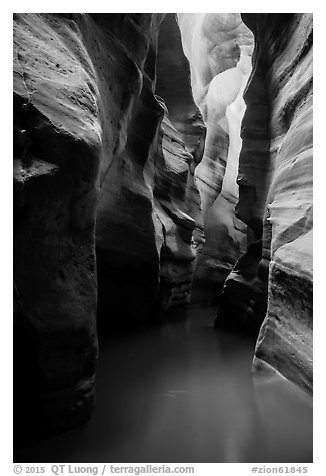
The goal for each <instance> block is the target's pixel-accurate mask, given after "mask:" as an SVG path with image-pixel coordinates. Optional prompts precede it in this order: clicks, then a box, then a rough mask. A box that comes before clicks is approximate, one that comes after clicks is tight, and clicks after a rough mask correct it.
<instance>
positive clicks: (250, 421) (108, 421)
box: [14, 308, 312, 463]
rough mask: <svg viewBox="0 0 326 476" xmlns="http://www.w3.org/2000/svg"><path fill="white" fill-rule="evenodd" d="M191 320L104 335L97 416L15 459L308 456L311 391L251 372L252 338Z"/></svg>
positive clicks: (27, 447)
mask: <svg viewBox="0 0 326 476" xmlns="http://www.w3.org/2000/svg"><path fill="white" fill-rule="evenodd" d="M188 314H189V316H188V319H186V320H180V321H176V322H172V321H170V322H165V323H164V324H163V325H162V326H157V327H152V328H150V329H146V330H142V331H138V332H135V333H127V334H122V333H120V334H112V335H109V336H108V335H107V336H104V337H103V336H102V337H101V336H100V341H99V343H100V357H99V362H98V371H97V383H96V386H97V402H96V410H95V414H94V417H93V419H92V421H91V422H90V423H89V424H88V425H85V426H83V427H81V428H78V429H76V430H74V431H71V432H69V433H66V434H64V435H61V436H58V437H55V438H50V439H46V440H42V441H29V442H26V441H25V442H24V443H23V444H21V445H20V446H19V447H17V448H15V452H14V461H15V462H26V463H27V462H34V463H36V462H39V463H46V462H50V463H51V462H53V463H56V462H60V463H69V462H79V463H95V462H97V463H101V462H105V463H107V462H112V463H113V462H114V463H127V462H128V463H129V462H130V463H152V462H155V463H165V462H166V463H168V462H170V463H180V462H184V463H192V462H193V463H196V462H197V463H225V462H226V463H227V462H230V463H245V462H248V463H250V462H266V463H268V462H280V463H283V462H287V463H291V462H293V463H294V462H305V463H309V462H312V398H311V397H310V396H308V395H307V394H306V393H305V392H303V391H301V390H300V389H299V388H298V387H296V386H294V385H292V384H291V383H289V382H287V381H286V380H283V379H282V380H281V379H273V380H266V379H264V380H262V379H259V378H255V379H254V378H253V375H252V373H251V363H252V358H253V352H254V345H255V339H254V338H252V337H249V336H243V335H237V334H234V333H229V332H226V331H222V330H218V329H214V328H213V322H214V314H215V311H214V309H212V308H205V309H199V308H191V309H190V310H189V312H188Z"/></svg>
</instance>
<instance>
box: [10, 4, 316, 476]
mask: <svg viewBox="0 0 326 476" xmlns="http://www.w3.org/2000/svg"><path fill="white" fill-rule="evenodd" d="M118 3H119V2H118ZM118 3H117V4H116V5H114V7H115V8H118V9H119V4H118ZM68 4H69V2H68ZM68 4H67V6H68ZM129 5H130V11H131V10H134V9H136V10H137V8H138V7H137V3H134V4H133V5H132V8H131V3H130V4H129ZM48 6H49V5H46V4H44V5H43V8H44V10H47V8H48ZM93 6H94V5H92V2H89V4H88V7H89V10H92V8H93ZM163 6H164V4H163V3H162V4H155V5H154V3H153V4H152V7H153V9H154V10H155V9H157V8H158V10H160V8H161V9H162V10H163V9H164V8H163ZM178 6H179V5H178V4H177V3H176V4H175V9H178ZM192 6H193V5H191V4H190V5H187V8H185V10H186V9H188V8H189V9H190V11H191V8H192ZM204 6H206V5H204V4H203V5H202V7H203V8H204ZM300 6H301V5H300ZM60 7H62V4H61V5H60ZM71 7H72V9H71V11H76V13H52V12H48V13H32V12H30V11H29V5H28V4H26V9H27V10H28V13H17V12H15V13H11V19H10V22H11V28H12V29H13V30H12V31H13V37H12V41H13V45H12V52H13V53H12V54H13V103H12V113H13V176H14V180H13V240H12V242H13V316H14V317H13V326H12V364H13V365H12V382H13V386H12V388H13V393H12V405H13V411H12V418H11V415H9V417H10V418H11V421H12V433H13V439H12V455H9V456H8V458H9V459H10V470H8V471H9V472H8V474H15V473H16V474H28V473H33V474H41V473H43V474H45V475H52V474H55V475H57V476H58V475H68V474H78V473H79V474H94V475H95V474H103V475H104V474H105V475H107V476H109V475H111V474H135V475H136V476H137V475H139V474H141V473H142V474H146V473H147V474H156V473H161V474H165V473H176V474H177V473H181V474H194V475H197V476H201V475H202V474H205V473H204V471H203V470H199V469H198V468H199V466H201V464H203V463H210V464H211V465H212V466H210V467H211V468H214V467H215V466H214V465H216V470H215V472H214V471H213V470H212V471H213V472H212V473H210V474H215V475H223V476H224V475H227V474H231V473H228V472H227V471H228V469H227V468H231V465H230V466H228V465H226V466H223V468H225V471H224V472H223V471H222V470H221V469H218V468H220V467H222V466H220V463H247V465H245V466H243V468H246V469H242V470H241V471H242V472H241V473H237V472H234V473H233V474H241V475H246V474H248V475H250V474H258V473H272V472H275V473H277V472H279V473H283V474H286V473H307V474H309V472H310V471H311V470H312V463H313V397H312V391H313V231H312V230H313V212H312V206H313V162H312V150H313V84H312V83H313V53H312V47H313V18H314V17H315V15H314V14H313V13H275V12H273V13H167V12H166V13H121V12H120V13H119V10H117V12H111V13H110V12H109V13H105V10H110V9H112V11H113V4H104V3H101V6H99V9H98V11H99V12H100V11H101V10H102V11H103V12H102V13H78V11H79V10H82V9H85V3H83V5H80V6H78V4H77V3H75V5H71ZM120 7H121V10H122V4H121V6H120ZM196 7H197V8H201V5H200V4H198V3H197V4H196ZM226 7H227V4H226V3H224V4H220V5H219V4H218V3H216V4H215V3H214V4H213V3H211V10H212V11H214V10H219V9H221V10H222V11H223V9H224V8H225V10H226V9H227V8H226ZM246 7H247V4H246V3H245V2H244V3H243V5H242V8H243V9H244V10H246ZM265 7H267V10H268V9H269V8H270V9H271V10H272V5H269V4H267V5H264V8H263V5H262V4H261V9H262V10H263V9H265ZM68 8H69V6H68ZM86 8H87V7H86ZM149 8H150V7H149ZM258 8H259V7H258ZM305 8H306V9H307V10H309V9H310V8H311V5H309V3H308V2H306V7H305ZM51 9H52V11H55V10H56V9H59V5H58V6H56V5H55V3H53V4H52V5H51ZM296 9H297V7H296V6H295V3H293V5H292V8H291V9H289V11H290V10H296ZM139 10H142V8H140V6H139ZM17 11H18V10H17ZM180 11H181V10H180ZM251 11H252V10H251ZM8 93H10V90H8ZM4 94H5V95H6V93H5V91H4ZM8 122H10V120H8ZM10 129H11V126H10ZM9 133H10V132H8V134H9ZM320 159H321V161H322V158H320ZM8 196H9V195H7V198H6V200H7V201H9V199H8ZM4 253H5V252H4ZM9 284H10V286H11V283H9ZM10 289H11V288H10ZM9 297H10V296H9ZM6 314H7V312H6ZM4 317H6V320H9V321H10V317H8V316H4ZM321 317H322V316H321ZM7 358H8V357H7ZM197 465H198V467H197ZM241 467H242V466H241V465H240V466H239V468H241ZM12 468H13V472H12ZM196 468H197V469H196ZM273 468H274V469H275V468H278V469H277V470H274V469H273ZM280 469H281V470H280ZM239 470H240V469H239ZM315 474H316V473H315ZM318 474H319V473H318Z"/></svg>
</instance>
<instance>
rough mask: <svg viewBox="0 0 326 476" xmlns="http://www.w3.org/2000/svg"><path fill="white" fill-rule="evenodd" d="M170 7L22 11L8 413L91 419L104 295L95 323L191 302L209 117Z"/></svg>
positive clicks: (142, 318)
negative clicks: (199, 167)
mask: <svg viewBox="0 0 326 476" xmlns="http://www.w3.org/2000/svg"><path fill="white" fill-rule="evenodd" d="M163 19H164V15H163V14H91V15H88V14H18V15H15V19H14V179H15V245H14V246H15V251H14V254H15V318H14V319H15V320H14V328H15V344H14V345H15V408H16V410H15V415H16V420H17V422H18V423H19V426H20V427H24V426H26V427H28V426H29V427H30V425H31V423H32V422H33V428H35V432H36V433H39V432H44V433H55V432H59V431H63V430H65V429H68V428H71V427H73V426H76V425H77V424H80V423H82V422H84V421H87V420H88V419H89V418H90V415H91V412H92V408H93V404H94V377H95V364H96V358H97V336H96V310H97V309H96V307H97V301H98V316H99V320H98V325H99V327H100V328H102V327H105V326H109V327H112V326H121V325H123V326H128V327H130V326H133V325H138V324H140V323H143V322H146V321H148V320H150V319H157V317H158V315H159V314H160V313H162V311H164V310H165V309H167V308H169V307H171V306H175V305H184V304H187V303H188V302H189V295H190V287H191V279H192V270H193V263H194V260H195V257H196V249H197V248H198V247H199V246H200V245H201V243H202V241H203V236H202V220H201V210H200V199H199V193H198V190H197V188H196V186H195V183H194V178H193V176H194V168H195V165H196V164H197V163H198V162H199V161H200V159H201V156H202V151H203V141H204V135H205V127H204V125H203V122H202V120H201V116H200V113H199V111H198V109H197V107H196V105H195V103H194V101H193V98H192V93H191V87H190V71H189V65H188V62H187V60H186V58H185V56H184V54H183V51H182V45H181V40H180V33H179V30H178V26H177V23H176V18H175V16H173V15H168V16H167V17H166V21H164V23H163V25H162V31H163V34H162V35H160V39H159V32H160V24H161V22H162V20H163ZM167 33H169V34H171V37H168V36H166V35H167ZM172 46H173V55H171V54H170V55H169V48H171V47H172ZM156 64H157V65H158V66H157V68H158V70H159V74H161V73H162V74H161V77H160V81H158V82H157V84H156ZM175 64H178V68H175ZM163 70H165V71H166V74H163ZM176 84H179V92H178V91H177V90H176V89H175V90H174V89H173V85H174V86H175V85H176ZM155 88H156V89H155ZM180 91H182V94H180ZM156 93H157V96H156ZM164 100H166V103H165V102H164ZM166 104H167V105H168V107H170V109H171V111H168V108H167V106H166ZM95 222H96V226H95ZM95 236H96V239H95ZM95 250H96V260H95ZM96 264H97V269H96ZM27 387H28V388H29V389H30V392H29V397H28V398H26V397H25V393H26V388H27ZM27 408H28V409H29V411H27Z"/></svg>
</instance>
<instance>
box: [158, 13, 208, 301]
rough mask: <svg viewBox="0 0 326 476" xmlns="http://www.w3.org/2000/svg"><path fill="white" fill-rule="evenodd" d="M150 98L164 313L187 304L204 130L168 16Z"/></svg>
mask: <svg viewBox="0 0 326 476" xmlns="http://www.w3.org/2000/svg"><path fill="white" fill-rule="evenodd" d="M156 94H157V95H158V97H161V98H164V102H165V105H166V107H165V111H164V118H163V122H162V130H161V138H162V141H161V148H160V149H159V151H158V154H157V157H156V162H155V187H154V197H155V211H156V213H157V216H158V218H159V222H160V224H161V227H162V232H163V238H164V240H163V243H162V245H161V252H160V306H161V310H165V309H167V308H171V307H174V306H180V305H181V306H184V305H187V304H188V303H189V301H190V292H191V285H192V277H193V270H194V264H195V260H196V255H197V252H198V251H199V250H201V248H202V245H203V242H204V236H203V219H202V211H201V203H200V196H199V192H198V189H197V185H196V183H195V180H194V172H195V167H196V166H197V165H198V164H199V163H200V161H201V159H202V155H203V151H204V143H205V133H206V128H205V125H204V122H203V120H202V117H201V114H200V111H199V109H198V107H197V105H196V103H195V102H194V99H193V95H192V88H191V76H190V67H189V63H188V60H187V58H186V57H185V55H184V52H183V48H182V43H181V35H180V29H179V27H178V24H177V18H176V15H174V14H167V15H166V16H165V18H164V21H163V22H162V24H161V28H160V35H159V44H158V53H157V82H156ZM161 235H162V233H159V235H158V236H161Z"/></svg>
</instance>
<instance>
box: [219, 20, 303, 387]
mask: <svg viewBox="0 0 326 476" xmlns="http://www.w3.org/2000/svg"><path fill="white" fill-rule="evenodd" d="M243 18H244V21H245V22H246V23H247V24H248V26H249V27H250V28H251V29H252V31H253V32H254V34H255V53H254V62H253V73H252V76H251V78H250V80H249V83H248V87H247V89H246V91H245V94H244V98H245V101H246V104H247V110H246V113H245V116H244V119H243V126H242V137H243V146H242V151H241V154H240V164H239V175H238V179H237V180H238V183H239V191H240V197H239V203H238V205H237V215H238V217H239V218H241V219H242V220H243V221H244V222H245V223H247V225H248V228H249V230H251V237H250V235H249V234H248V237H250V239H249V245H248V248H247V252H246V254H245V255H243V256H242V257H241V258H240V259H239V260H238V262H237V263H236V265H235V266H234V268H233V270H232V272H231V273H230V275H229V277H228V278H227V280H226V282H225V286H224V290H223V295H222V304H221V307H220V310H219V312H218V316H217V324H218V325H222V323H223V322H224V324H225V325H228V324H227V322H230V321H233V323H232V325H234V326H235V327H241V328H245V329H248V328H250V329H252V328H254V329H259V327H260V324H261V322H262V321H263V324H262V326H261V328H260V332H259V337H258V340H257V345H256V351H255V359H254V368H255V369H260V370H266V371H267V370H268V371H270V372H275V371H277V372H279V373H280V374H281V375H283V376H285V377H286V378H288V379H290V380H292V381H293V382H295V383H297V384H299V385H300V386H302V387H303V388H304V389H306V390H307V391H309V392H310V391H312V15H311V14H245V15H243Z"/></svg>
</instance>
